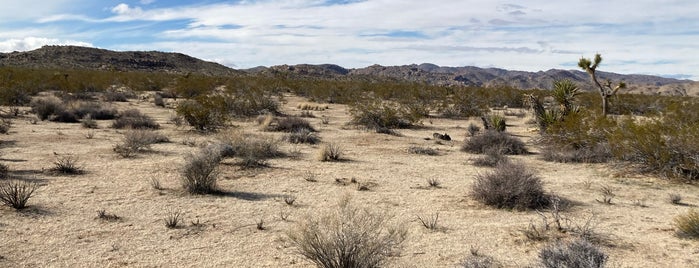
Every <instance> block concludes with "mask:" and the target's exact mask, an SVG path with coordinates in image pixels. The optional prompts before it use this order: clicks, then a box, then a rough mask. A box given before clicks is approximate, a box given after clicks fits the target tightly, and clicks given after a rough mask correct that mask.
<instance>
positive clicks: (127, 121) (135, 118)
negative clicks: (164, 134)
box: [112, 109, 160, 129]
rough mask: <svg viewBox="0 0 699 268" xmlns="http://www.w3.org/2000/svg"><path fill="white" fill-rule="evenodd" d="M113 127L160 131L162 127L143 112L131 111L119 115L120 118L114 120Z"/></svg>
mask: <svg viewBox="0 0 699 268" xmlns="http://www.w3.org/2000/svg"><path fill="white" fill-rule="evenodd" d="M112 127H113V128H117V129H122V128H132V129H159V128H160V125H159V124H158V123H156V122H155V120H153V118H151V117H150V116H148V115H145V114H143V113H141V111H139V110H137V109H129V110H126V111H123V112H121V113H120V114H119V118H117V119H116V120H114V123H112Z"/></svg>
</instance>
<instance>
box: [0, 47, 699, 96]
mask: <svg viewBox="0 0 699 268" xmlns="http://www.w3.org/2000/svg"><path fill="white" fill-rule="evenodd" d="M1 66H15V67H27V68H57V69H96V70H119V71H146V72H167V73H175V74H187V73H200V74H206V75H215V76H229V75H240V74H252V75H272V74H284V75H287V76H291V77H307V78H322V79H353V78H366V77H369V78H389V79H396V80H405V81H413V82H422V83H428V84H433V85H466V86H483V87H492V86H503V85H504V86H512V87H515V88H520V89H532V88H539V89H550V88H551V87H552V84H553V81H556V80H560V79H570V80H572V81H574V82H576V83H577V84H578V85H579V86H580V87H581V88H582V89H584V90H596V89H595V88H593V86H592V84H591V83H590V78H589V76H588V75H587V73H585V72H582V71H577V70H559V69H551V70H548V71H539V72H525V71H510V70H505V69H498V68H479V67H473V66H465V67H444V66H438V65H435V64H430V63H423V64H419V65H418V64H411V65H402V66H381V65H372V66H368V67H365V68H355V69H346V68H343V67H341V66H338V65H334V64H321V65H312V64H299V65H277V66H271V67H264V66H258V67H255V68H251V69H245V70H235V69H231V68H228V67H226V66H223V65H221V64H218V63H214V62H208V61H203V60H200V59H197V58H194V57H190V56H187V55H184V54H181V53H166V52H158V51H125V52H117V51H111V50H105V49H98V48H89V47H78V46H44V47H42V48H39V49H36V50H32V51H26V52H12V53H0V67H1ZM598 76H599V77H600V78H601V79H602V80H604V79H611V80H612V81H624V82H626V83H627V84H628V89H627V90H626V92H631V93H642V94H662V95H685V96H687V95H688V96H699V82H694V81H690V80H678V79H672V78H663V77H659V76H651V75H635V74H631V75H623V74H615V73H608V72H598Z"/></svg>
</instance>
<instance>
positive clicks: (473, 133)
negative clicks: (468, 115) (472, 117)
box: [466, 123, 481, 137]
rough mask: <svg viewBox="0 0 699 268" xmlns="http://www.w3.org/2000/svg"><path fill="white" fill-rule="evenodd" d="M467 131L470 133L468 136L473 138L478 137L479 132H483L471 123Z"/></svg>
mask: <svg viewBox="0 0 699 268" xmlns="http://www.w3.org/2000/svg"><path fill="white" fill-rule="evenodd" d="M466 130H467V131H468V136H469V137H473V136H476V134H478V132H479V131H481V127H479V126H476V125H475V124H473V123H470V124H468V128H467V129H466Z"/></svg>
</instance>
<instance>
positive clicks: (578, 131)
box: [541, 111, 617, 163]
mask: <svg viewBox="0 0 699 268" xmlns="http://www.w3.org/2000/svg"><path fill="white" fill-rule="evenodd" d="M616 129H617V123H616V122H615V121H614V120H612V119H609V118H606V117H603V116H599V115H597V114H593V113H590V112H589V111H580V112H576V113H570V114H568V115H567V116H566V117H565V119H564V120H558V121H555V122H553V123H551V124H550V125H549V126H548V127H547V128H546V130H545V131H544V132H543V134H542V139H541V142H542V143H543V144H546V146H544V151H543V156H544V159H545V160H551V161H559V162H588V163H601V162H606V161H608V160H610V159H611V158H612V152H613V151H612V148H611V147H610V145H611V143H610V142H609V141H608V140H609V138H608V137H609V133H612V132H614V131H615V130H616Z"/></svg>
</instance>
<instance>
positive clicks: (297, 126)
mask: <svg viewBox="0 0 699 268" xmlns="http://www.w3.org/2000/svg"><path fill="white" fill-rule="evenodd" d="M268 129H269V130H272V131H283V132H300V131H303V130H306V131H309V132H315V131H316V130H315V129H314V128H313V126H311V123H310V122H308V120H306V119H303V118H301V117H296V116H290V117H284V118H282V119H279V120H277V121H276V124H272V125H270V126H269V127H268Z"/></svg>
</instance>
